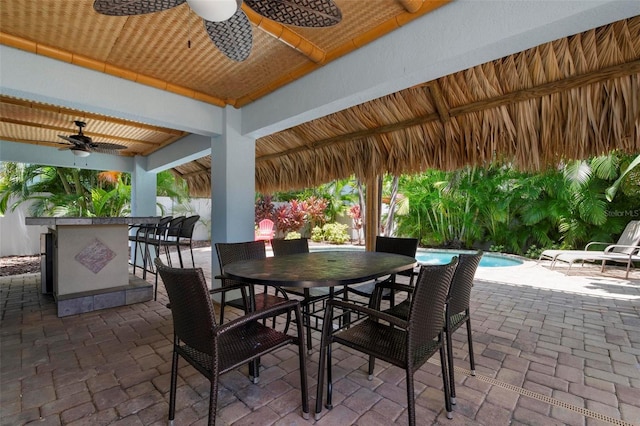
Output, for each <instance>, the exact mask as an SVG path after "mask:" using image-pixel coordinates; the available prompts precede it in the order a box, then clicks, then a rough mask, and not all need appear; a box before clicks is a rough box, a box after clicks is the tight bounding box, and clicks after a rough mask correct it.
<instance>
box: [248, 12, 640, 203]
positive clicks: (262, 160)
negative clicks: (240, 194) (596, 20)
mask: <svg viewBox="0 0 640 426" xmlns="http://www.w3.org/2000/svg"><path fill="white" fill-rule="evenodd" d="M612 149H619V150H621V151H624V152H627V153H638V152H640V16H636V17H633V18H631V19H628V20H624V21H621V22H616V23H613V24H611V25H607V26H604V27H601V28H597V29H593V30H590V31H587V32H584V33H581V34H578V35H575V36H572V37H567V38H563V39H560V40H556V41H553V42H550V43H546V44H543V45H541V46H538V47H536V48H532V49H529V50H526V51H524V52H520V53H517V54H514V55H510V56H507V57H504V58H501V59H499V60H496V61H492V62H489V63H486V64H482V65H478V66H476V67H473V68H470V69H467V70H464V71H461V72H457V73H455V74H451V75H448V76H445V77H442V78H439V79H437V80H435V81H431V82H427V83H425V84H422V85H420V86H416V87H412V88H409V89H406V90H402V91H400V92H397V93H394V94H391V95H388V96H385V97H383V98H380V99H376V100H373V101H371V102H367V103H364V104H362V105H359V106H356V107H353V108H350V109H348V110H344V111H341V112H338V113H335V114H332V115H329V116H326V117H323V118H320V119H317V120H314V121H311V122H308V123H305V124H302V125H299V126H297V127H295V128H292V129H288V130H285V131H282V132H279V133H276V134H272V135H269V136H266V137H263V138H261V139H260V140H258V142H257V146H256V187H257V188H258V190H259V191H262V192H271V191H275V190H285V189H292V188H303V187H309V186H315V185H318V184H320V183H324V182H329V181H331V180H333V179H338V178H345V177H348V176H349V175H351V174H353V173H355V175H356V176H359V177H360V178H368V177H372V176H373V175H376V174H382V173H391V174H394V175H398V174H402V173H414V172H420V171H424V170H425V169H427V168H438V169H443V170H453V169H457V168H460V167H463V166H465V165H470V164H483V163H485V162H488V161H491V160H492V159H494V158H503V159H506V160H508V161H513V162H514V164H515V165H516V166H517V167H518V168H520V169H521V170H529V171H536V170H541V169H543V168H544V167H546V166H551V165H555V164H557V163H558V162H559V161H560V160H562V159H583V158H587V157H589V156H594V155H600V154H603V153H607V152H609V151H610V150H612Z"/></svg>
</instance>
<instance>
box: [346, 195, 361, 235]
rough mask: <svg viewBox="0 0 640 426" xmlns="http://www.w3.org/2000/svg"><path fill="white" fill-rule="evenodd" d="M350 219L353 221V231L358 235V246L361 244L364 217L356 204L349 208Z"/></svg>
mask: <svg viewBox="0 0 640 426" xmlns="http://www.w3.org/2000/svg"><path fill="white" fill-rule="evenodd" d="M348 214H349V217H350V218H351V220H353V229H355V230H356V232H357V233H358V245H360V244H361V240H360V230H361V229H362V215H361V214H360V206H359V205H358V204H355V205H353V206H351V208H349V213H348Z"/></svg>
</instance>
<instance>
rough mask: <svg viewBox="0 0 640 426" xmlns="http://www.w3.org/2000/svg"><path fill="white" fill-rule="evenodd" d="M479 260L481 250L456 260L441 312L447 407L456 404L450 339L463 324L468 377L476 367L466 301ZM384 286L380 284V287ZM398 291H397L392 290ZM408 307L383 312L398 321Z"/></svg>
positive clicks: (377, 301) (377, 298)
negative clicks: (442, 313) (466, 349)
mask: <svg viewBox="0 0 640 426" xmlns="http://www.w3.org/2000/svg"><path fill="white" fill-rule="evenodd" d="M481 259H482V250H478V251H477V252H476V253H474V254H464V253H463V254H460V255H459V256H458V266H457V268H456V272H455V274H454V275H453V280H452V281H451V287H450V288H449V296H448V302H447V305H446V308H445V325H444V333H445V339H446V342H447V358H448V364H449V379H450V381H451V385H450V389H451V403H452V404H455V403H456V386H455V376H454V368H453V367H454V365H453V344H452V340H451V335H452V334H453V332H455V331H456V330H457V329H458V328H460V327H461V326H462V325H463V324H465V323H466V324H467V341H468V342H469V364H470V366H471V375H473V376H475V375H476V364H475V361H474V358H473V340H472V338H471V315H470V311H469V301H470V299H471V287H473V278H474V277H475V274H476V270H477V269H478V265H479V264H480V260H481ZM383 285H385V284H381V286H383ZM396 289H397V290H400V289H399V288H396ZM380 290H381V289H377V294H376V296H374V298H373V299H374V302H373V305H374V306H376V307H378V308H379V306H380V296H379V294H378V293H379V291H380ZM409 310H410V303H409V302H408V301H404V302H402V303H399V304H398V305H395V306H393V307H391V308H390V309H387V310H385V311H383V312H385V313H388V314H391V315H394V316H396V317H398V318H401V319H405V320H406V319H407V318H408V317H409ZM374 362H375V360H374V359H373V358H369V375H371V374H373V368H374Z"/></svg>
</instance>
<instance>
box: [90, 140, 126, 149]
mask: <svg viewBox="0 0 640 426" xmlns="http://www.w3.org/2000/svg"><path fill="white" fill-rule="evenodd" d="M89 148H90V149H91V150H92V151H96V150H103V151H118V150H120V149H127V148H129V147H128V146H124V145H120V144H117V143H108V142H93V143H92V144H91V146H90V147H89Z"/></svg>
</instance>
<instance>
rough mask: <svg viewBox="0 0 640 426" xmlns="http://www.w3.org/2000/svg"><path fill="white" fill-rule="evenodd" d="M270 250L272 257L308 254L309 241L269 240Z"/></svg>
mask: <svg viewBox="0 0 640 426" xmlns="http://www.w3.org/2000/svg"><path fill="white" fill-rule="evenodd" d="M271 248H272V249H273V255H274V256H286V255H288V254H298V253H309V240H308V239H307V238H294V239H291V240H283V239H280V238H277V239H275V240H271Z"/></svg>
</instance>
